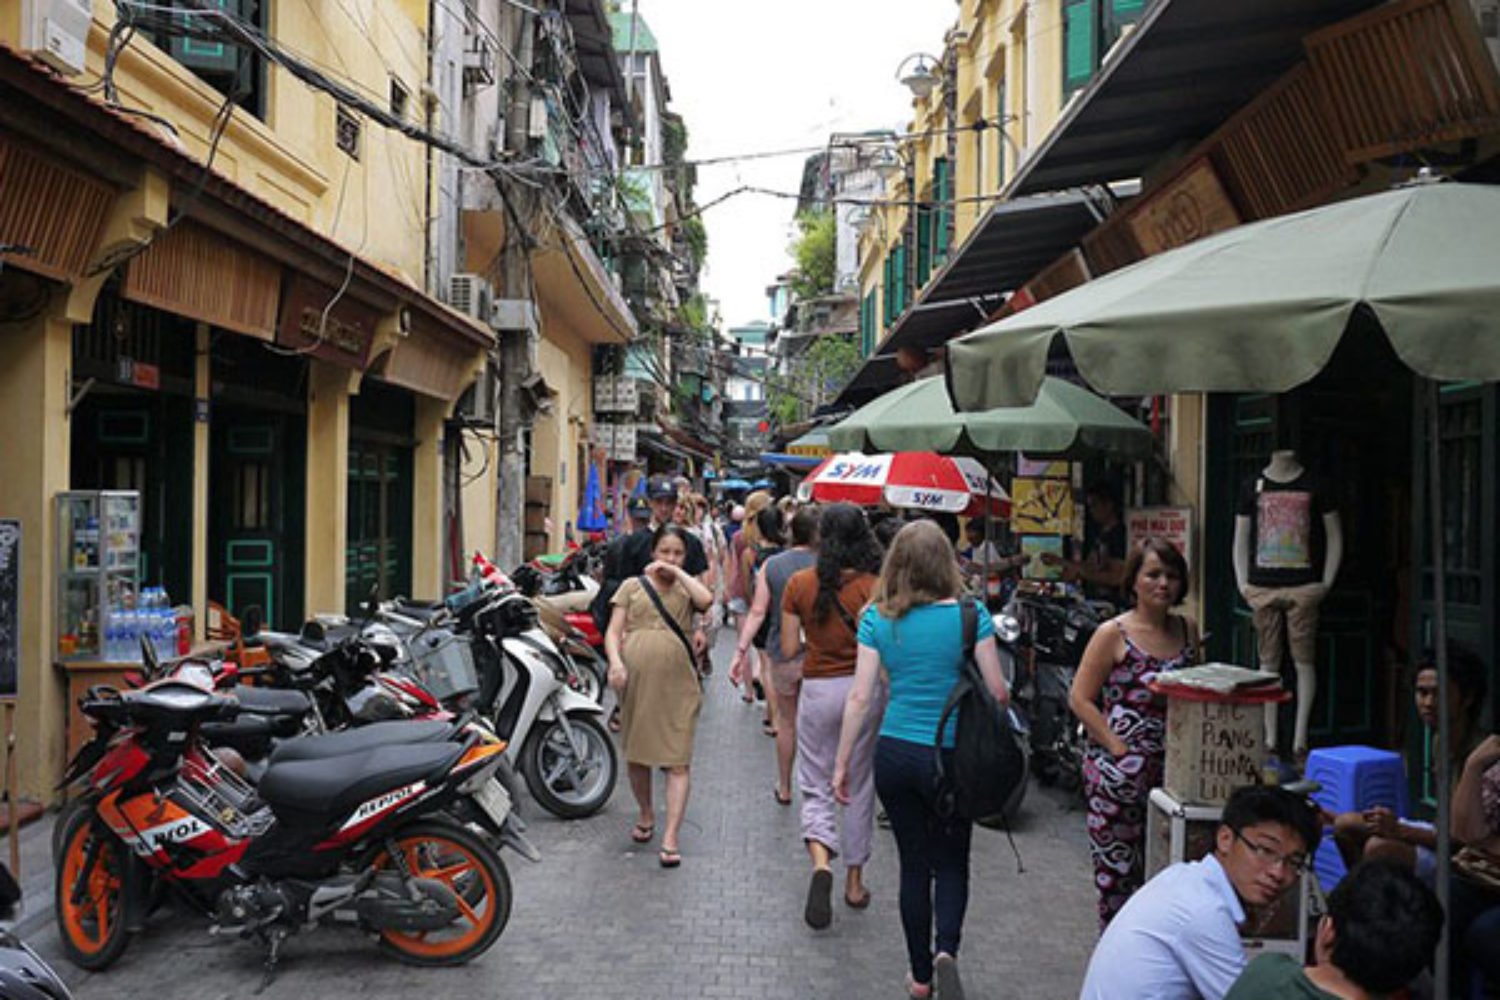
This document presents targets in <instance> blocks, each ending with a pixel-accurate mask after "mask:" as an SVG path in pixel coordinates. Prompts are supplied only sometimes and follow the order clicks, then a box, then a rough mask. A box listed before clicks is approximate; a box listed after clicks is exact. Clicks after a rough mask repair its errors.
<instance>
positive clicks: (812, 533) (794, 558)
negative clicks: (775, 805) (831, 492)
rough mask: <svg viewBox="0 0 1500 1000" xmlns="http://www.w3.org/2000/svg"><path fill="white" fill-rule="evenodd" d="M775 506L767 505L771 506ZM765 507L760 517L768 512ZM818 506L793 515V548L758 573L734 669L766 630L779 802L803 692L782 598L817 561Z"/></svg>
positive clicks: (784, 799)
mask: <svg viewBox="0 0 1500 1000" xmlns="http://www.w3.org/2000/svg"><path fill="white" fill-rule="evenodd" d="M769 509H770V508H767V510H769ZM766 513H767V512H766V511H762V512H761V516H762V517H764V516H766ZM817 537H818V509H817V508H816V507H813V506H806V507H803V508H801V509H800V510H798V511H797V512H796V513H795V514H794V515H793V516H792V523H791V542H792V547H791V548H790V549H787V550H786V551H784V552H779V553H777V554H776V555H773V556H771V557H770V558H769V559H767V560H766V563H765V565H764V566H762V567H761V569H760V572H759V573H757V574H756V577H755V598H754V600H752V601H751V602H750V611H749V613H748V614H747V615H746V616H745V622H744V624H743V626H741V628H740V634H739V641H738V645H737V646H736V648H735V654H734V662H733V663H732V664H731V665H730V667H729V669H730V671H731V672H739V673H743V672H744V670H745V659H746V657H747V656H748V655H750V648H751V646H752V644H753V642H754V640H755V638H756V637H757V636H758V635H760V632H761V630H762V628H764V629H765V633H766V637H765V641H764V643H763V646H764V649H765V651H766V653H767V655H768V656H769V657H770V660H771V692H770V696H771V697H772V698H774V699H775V700H776V718H777V723H776V787H775V789H774V793H775V796H776V801H777V802H779V803H781V804H782V805H784V806H789V805H791V804H792V761H793V759H794V758H795V757H796V754H797V697H798V695H799V694H800V693H801V691H802V655H801V654H800V653H799V654H798V655H796V656H794V657H791V658H787V657H784V656H783V655H782V652H781V600H782V597H783V596H784V594H785V593H786V584H787V581H788V580H790V579H791V578H792V575H793V574H795V573H797V572H799V571H800V570H804V569H807V568H809V567H811V566H813V565H814V564H815V563H816V561H817V553H816V551H815V550H814V548H813V546H814V545H815V544H816V543H817Z"/></svg>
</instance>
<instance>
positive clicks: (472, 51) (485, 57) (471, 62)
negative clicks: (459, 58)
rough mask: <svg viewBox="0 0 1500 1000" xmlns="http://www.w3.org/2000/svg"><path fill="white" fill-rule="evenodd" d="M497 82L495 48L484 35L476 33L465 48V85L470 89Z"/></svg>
mask: <svg viewBox="0 0 1500 1000" xmlns="http://www.w3.org/2000/svg"><path fill="white" fill-rule="evenodd" d="M494 82H495V48H494V46H493V45H491V44H490V40H489V39H488V38H486V37H484V36H483V35H474V36H473V37H471V38H470V39H469V44H468V46H467V47H466V48H465V49H464V86H465V87H466V88H468V89H469V91H471V92H472V91H474V90H477V89H478V88H480V87H488V86H489V85H490V84H492V83H494Z"/></svg>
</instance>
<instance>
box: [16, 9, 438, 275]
mask: <svg viewBox="0 0 1500 1000" xmlns="http://www.w3.org/2000/svg"><path fill="white" fill-rule="evenodd" d="M18 7H19V4H18V3H5V4H0V39H3V40H5V41H6V42H9V43H11V44H13V45H14V44H16V43H17V42H18V41H19V36H20V19H19V17H18V16H16V15H15V11H16V10H17V8H18ZM270 9H271V12H272V13H271V24H270V34H271V36H272V37H273V38H276V39H278V40H279V41H282V42H284V43H285V44H286V45H287V47H288V48H289V49H291V50H294V51H296V52H298V53H300V54H302V55H303V56H305V57H306V58H307V59H308V60H310V61H311V62H313V63H316V64H318V65H319V66H322V67H326V68H327V69H329V70H331V71H332V72H333V73H334V74H336V75H337V76H338V77H339V78H341V79H345V80H349V81H352V82H353V83H354V84H355V85H357V87H358V88H359V90H360V91H362V92H364V93H365V94H366V96H368V97H369V98H370V99H371V100H372V101H375V102H377V103H379V104H381V105H382V106H388V101H389V93H390V81H391V79H392V78H395V79H397V80H400V81H401V83H402V84H403V85H404V86H405V88H406V89H407V91H408V92H409V94H410V95H411V98H410V101H409V110H408V114H415V113H417V109H419V108H420V107H421V98H420V89H421V85H422V82H423V80H424V79H425V78H426V66H427V63H426V56H425V45H426V43H425V40H424V39H425V32H426V17H427V6H426V3H425V2H418V0H400V2H399V3H392V2H390V0H293V2H288V3H276V4H272V5H270ZM113 23H114V4H113V3H111V2H109V0H94V25H93V30H92V32H91V33H90V36H89V54H88V60H89V67H88V72H89V74H90V76H91V77H92V78H97V76H98V74H99V73H100V72H102V70H103V64H104V51H105V44H106V39H107V36H108V32H109V28H110V26H111V25H112V24H113ZM267 76H268V83H267V91H268V100H267V110H266V116H265V120H264V121H259V120H256V119H255V118H253V117H252V116H251V115H250V114H249V113H248V112H242V111H239V110H236V111H235V113H234V116H233V118H232V119H231V120H230V123H229V126H228V127H227V128H226V129H225V131H224V135H223V137H222V139H221V140H220V142H219V147H218V151H217V153H216V155H215V157H214V169H215V170H217V171H219V172H220V173H222V174H224V175H226V176H227V177H229V178H231V179H232V180H234V181H235V182H236V183H238V184H240V185H242V186H243V187H245V188H247V189H248V190H250V191H252V192H254V193H255V194H257V195H259V196H260V197H262V198H265V199H266V200H267V201H269V202H271V203H272V204H274V205H276V206H277V207H278V208H279V209H281V210H282V211H285V212H286V213H287V214H288V215H291V216H292V217H294V218H296V219H298V220H299V221H301V222H304V223H306V224H308V225H310V226H312V227H313V228H315V229H317V230H319V231H320V232H323V233H324V234H326V235H329V236H332V237H334V238H335V239H337V240H339V241H340V242H343V243H344V244H346V245H347V246H349V248H350V249H358V250H359V251H360V252H361V253H362V254H363V255H364V256H366V257H370V258H373V259H375V260H377V261H380V262H381V263H383V264H385V265H386V266H388V267H390V268H391V269H393V270H395V271H398V272H400V273H402V274H404V275H405V276H407V277H408V278H410V279H411V280H413V281H415V282H418V283H420V281H421V280H422V256H423V235H422V234H423V228H424V227H423V225H422V218H423V213H424V211H425V208H424V198H423V190H422V185H423V183H424V177H425V173H424V164H425V157H424V150H423V147H422V146H421V145H420V144H419V143H417V142H414V141H412V140H410V139H406V138H404V137H400V136H397V135H395V134H394V133H390V132H387V131H386V130H384V129H382V128H380V127H378V126H376V125H374V124H373V123H371V122H368V121H367V122H366V123H365V127H364V154H363V156H362V159H361V160H360V161H359V162H356V161H354V160H351V159H350V158H349V157H348V156H346V155H345V154H344V153H342V152H340V151H339V150H338V149H337V147H336V146H335V145H334V134H333V133H334V102H333V99H332V98H330V97H327V96H325V95H322V94H319V93H315V92H314V91H312V90H311V89H310V88H308V87H307V86H306V85H305V84H303V83H301V82H300V81H298V80H296V79H294V78H292V77H291V76H290V75H289V74H287V73H286V72H285V71H283V70H281V69H279V68H276V67H272V68H271V69H270V70H269V71H268V73H267ZM115 83H116V85H117V86H118V88H119V92H120V101H121V103H123V104H125V105H127V106H130V107H134V108H140V109H143V110H147V111H151V112H152V113H154V114H157V115H160V116H162V117H164V118H166V119H167V120H169V121H171V122H172V123H174V125H175V126H176V128H177V130H178V134H179V140H178V141H180V143H181V145H182V147H183V148H184V149H186V150H187V152H188V153H190V154H191V155H193V156H195V157H199V158H202V157H204V156H205V155H206V153H207V151H208V148H209V144H210V140H211V136H212V123H213V120H214V116H215V114H216V113H217V111H218V110H219V107H220V105H221V103H222V101H223V97H222V96H221V95H220V94H219V93H218V92H217V91H215V90H214V89H213V88H211V87H209V86H208V85H207V84H206V83H204V82H203V81H201V80H199V79H198V78H197V77H196V76H194V75H193V74H192V72H190V71H189V70H187V69H186V68H184V67H183V66H181V65H179V64H178V63H177V62H176V61H174V60H173V59H171V58H170V57H169V56H168V55H167V54H166V53H164V52H163V51H161V50H160V49H158V48H156V46H154V45H152V44H151V43H150V42H149V41H147V40H146V39H145V38H144V37H142V36H141V35H139V34H137V35H136V36H135V38H134V39H133V40H132V42H131V43H130V45H129V46H128V47H127V48H126V49H125V50H124V51H123V52H122V54H121V56H120V59H119V61H118V64H117V66H116V70H115ZM153 127H154V126H153ZM160 131H161V132H162V134H163V136H164V137H166V136H167V135H168V133H167V131H166V130H165V129H160Z"/></svg>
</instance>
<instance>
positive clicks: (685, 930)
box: [23, 637, 1094, 1000]
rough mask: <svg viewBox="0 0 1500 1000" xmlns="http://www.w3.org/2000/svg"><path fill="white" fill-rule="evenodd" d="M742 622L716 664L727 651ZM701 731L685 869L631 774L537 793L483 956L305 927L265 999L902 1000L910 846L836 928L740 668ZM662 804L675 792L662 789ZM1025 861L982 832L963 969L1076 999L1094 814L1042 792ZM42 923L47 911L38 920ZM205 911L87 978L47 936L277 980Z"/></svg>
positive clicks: (1087, 935) (120, 991)
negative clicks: (406, 955)
mask: <svg viewBox="0 0 1500 1000" xmlns="http://www.w3.org/2000/svg"><path fill="white" fill-rule="evenodd" d="M729 651H730V648H729V646H728V644H727V637H725V639H724V640H723V641H721V644H720V649H719V653H720V655H719V657H718V662H720V663H727V661H728V658H729ZM709 691H710V697H709V699H708V701H707V703H706V705H705V708H704V714H703V719H702V722H701V724H700V727H699V730H698V732H699V742H698V749H697V757H696V763H697V766H696V770H695V779H696V784H695V787H694V798H693V801H692V803H691V805H690V807H689V811H688V820H689V822H688V826H687V828H686V829H685V830H684V835H683V842H682V849H683V855H684V860H683V865H682V867H681V868H680V869H678V870H676V871H664V870H662V869H661V868H659V867H658V865H657V861H656V854H655V851H654V850H646V851H640V850H636V849H635V845H634V844H632V843H631V842H630V839H629V828H630V822H631V815H632V805H631V803H630V796H629V792H628V791H627V789H626V787H625V782H624V780H623V776H622V780H621V782H620V785H619V788H618V790H617V792H616V795H615V798H614V800H613V801H612V802H611V804H610V805H609V807H608V808H607V809H606V810H605V811H604V812H603V813H601V814H600V815H598V816H596V817H594V818H592V819H589V820H584V821H581V822H573V823H563V822H559V821H555V820H552V819H551V818H550V817H547V816H546V815H545V814H540V810H538V809H537V807H535V806H534V805H532V804H531V803H530V802H529V801H528V802H527V803H526V804H525V812H526V816H527V817H528V819H530V820H531V822H532V825H531V832H532V836H533V838H534V839H535V841H536V842H537V844H538V845H539V846H540V847H541V849H542V851H543V852H544V854H545V858H544V860H543V861H542V862H541V863H540V864H536V865H531V864H528V863H527V862H525V861H522V860H519V859H516V858H515V857H514V855H511V856H509V857H508V858H507V862H508V864H509V865H510V870H511V875H512V878H513V880H514V882H515V906H514V911H513V916H512V918H511V922H510V926H509V927H508V928H507V930H506V931H505V934H504V935H503V936H502V937H501V939H500V941H499V943H498V944H497V945H496V946H495V947H494V948H493V949H492V950H491V951H490V952H489V953H488V954H487V955H485V956H484V957H483V958H482V959H481V960H480V961H479V962H477V963H475V964H474V965H472V966H469V967H467V968H462V969H451V970H448V969H444V970H423V969H413V968H408V967H405V966H401V965H398V964H396V963H395V962H393V961H390V960H388V959H385V958H383V957H381V956H380V955H379V953H378V952H377V951H376V949H375V948H374V946H373V945H372V944H371V943H369V942H367V941H365V940H363V939H361V938H359V937H357V936H355V935H353V934H350V933H347V932H335V931H319V932H317V933H315V934H309V935H306V936H303V937H300V938H295V939H293V940H292V941H291V942H290V943H289V945H288V947H287V949H286V951H285V961H284V963H283V965H282V967H281V971H280V974H279V976H278V978H277V980H276V981H275V982H274V983H273V985H272V986H271V987H270V989H268V990H267V991H266V992H265V994H264V996H266V997H270V998H277V997H284V998H302V997H332V996H356V995H358V996H361V997H365V998H370V1000H374V998H378V997H411V996H421V997H424V998H427V1000H437V998H440V997H496V998H508V997H527V998H540V1000H564V998H566V1000H595V998H599V1000H603V998H611V1000H636V998H640V1000H645V998H657V997H725V998H741V997H742V998H747V1000H748V998H759V997H799V998H809V1000H821V998H844V997H849V998H854V997H900V996H903V995H904V991H903V990H902V988H901V982H902V977H903V974H904V969H905V961H904V951H903V948H902V944H901V936H900V929H899V923H898V917H897V912H896V863H895V847H894V844H893V842H892V841H891V840H890V838H889V834H882V835H881V837H880V838H879V839H878V840H877V842H876V856H875V858H874V860H873V862H872V864H871V869H870V874H869V885H870V887H871V890H872V891H873V893H874V902H873V903H872V905H871V907H870V909H868V910H867V911H864V912H862V913H860V912H855V911H851V910H849V909H847V908H845V907H843V906H842V905H836V908H835V916H834V923H833V926H832V927H831V928H829V929H828V930H827V931H824V932H821V933H814V932H812V931H810V930H809V929H808V928H807V927H806V926H805V925H804V924H803V922H802V901H803V894H804V890H805V887H806V882H807V879H806V868H805V855H804V853H803V851H802V848H801V845H800V844H799V842H798V839H797V819H796V811H795V809H784V808H781V807H779V806H777V805H776V804H775V803H774V801H773V800H772V795H771V791H772V784H771V768H772V762H771V741H770V740H768V739H767V738H766V737H765V736H763V735H762V734H761V732H760V727H759V725H758V724H757V719H758V711H759V710H758V709H751V708H748V707H746V706H743V705H741V703H740V702H739V700H738V697H737V694H736V692H734V691H733V689H731V688H730V686H729V685H728V683H727V682H726V681H725V680H724V677H723V670H722V668H721V669H719V670H718V671H716V673H715V675H714V677H713V678H712V680H711V683H710V686H709ZM660 801H661V800H660V799H659V802H660ZM25 840H26V853H27V857H26V859H25V860H24V861H23V868H24V869H25V870H26V871H27V872H29V874H30V876H31V877H29V878H28V879H26V882H27V887H28V891H29V892H31V893H32V894H33V901H32V910H33V911H34V912H35V911H38V910H39V909H41V906H42V903H43V900H42V899H39V898H36V896H37V895H38V894H40V893H45V892H48V891H49V886H48V885H47V884H46V879H45V878H43V877H41V872H42V871H43V870H44V865H45V861H44V858H45V853H46V842H45V840H46V838H45V834H44V833H43V832H42V828H41V825H40V824H38V825H37V826H35V827H33V828H32V829H31V830H29V831H28V834H27V837H26V838H25ZM1016 844H1017V846H1018V847H1019V849H1020V852H1021V857H1022V859H1023V861H1024V862H1025V866H1026V872H1025V874H1021V875H1018V874H1017V872H1016V862H1015V857H1014V856H1013V855H1012V854H1011V852H1010V848H1009V847H1008V846H1007V844H1006V841H1005V837H1004V836H1003V835H1002V834H999V833H990V832H985V831H979V832H976V835H975V839H974V845H975V851H974V865H973V883H972V894H971V898H970V908H969V916H968V921H967V926H966V937H965V941H964V949H963V952H962V955H961V965H962V968H963V970H964V976H965V980H966V982H967V983H968V984H969V992H970V995H971V996H974V997H987V998H988V997H993V998H1007V997H1017V998H1020V997H1025V998H1071V997H1073V996H1076V994H1077V988H1078V984H1079V982H1080V981H1081V979H1082V974H1083V968H1084V965H1085V963H1086V961H1087V958H1088V953H1089V949H1090V947H1091V944H1092V940H1093V931H1092V928H1093V924H1094V920H1093V909H1092V892H1091V889H1090V883H1089V877H1088V871H1087V857H1086V847H1085V838H1084V829H1083V816H1082V814H1081V813H1080V812H1077V811H1065V810H1064V809H1063V808H1062V807H1061V806H1060V805H1059V803H1058V801H1057V800H1055V799H1054V798H1051V797H1049V796H1048V795H1047V794H1046V793H1043V792H1040V791H1039V790H1036V789H1033V791H1032V794H1031V796H1030V797H1029V798H1028V800H1027V805H1026V808H1025V816H1024V818H1023V821H1022V823H1021V824H1020V825H1019V827H1018V829H1017V830H1016ZM30 922H32V923H35V922H36V921H35V920H33V921H30ZM204 926H205V925H204V924H203V923H202V922H200V921H198V920H196V919H190V920H180V919H175V918H174V917H172V916H171V915H169V914H164V915H162V916H160V917H158V918H157V919H156V920H155V921H154V923H153V925H152V926H151V927H150V928H149V929H148V930H147V932H146V933H144V934H142V935H141V936H140V937H138V938H137V939H136V940H135V941H133V942H132V944H131V946H130V949H129V950H128V951H127V952H126V954H125V956H124V958H123V959H122V960H121V961H120V962H119V963H118V964H117V965H116V966H115V967H114V968H112V969H110V970H108V971H107V972H105V973H102V974H97V975H85V974H82V973H80V972H78V971H77V970H75V969H73V968H72V967H71V966H69V965H68V964H67V963H66V961H65V960H63V959H62V958H61V956H60V954H59V949H58V942H57V937H56V933H55V931H54V929H53V926H52V923H51V918H50V915H49V916H48V917H47V919H46V922H45V923H44V924H43V925H42V926H41V927H39V928H37V929H36V930H34V931H32V932H31V933H30V935H29V937H30V940H31V941H32V942H33V943H34V944H35V945H36V946H37V947H38V948H39V949H40V950H41V951H42V952H43V954H44V955H45V956H46V957H47V958H48V959H49V960H51V961H53V962H54V963H55V964H56V965H57V967H58V969H59V971H61V972H62V973H63V974H64V975H65V978H67V979H68V980H69V982H70V985H71V986H72V987H73V988H74V990H75V992H76V994H77V996H78V997H79V1000H105V998H110V1000H113V998H119V997H150V998H152V1000H178V998H182V1000H188V998H191V1000H216V998H221V997H223V998H228V997H246V996H249V995H251V993H252V992H253V991H254V990H255V988H256V987H257V986H258V985H259V981H260V952H259V951H258V950H257V948H256V947H254V946H252V945H251V944H248V943H244V942H238V941H221V940H217V939H214V938H211V937H209V936H208V935H207V934H206V933H204Z"/></svg>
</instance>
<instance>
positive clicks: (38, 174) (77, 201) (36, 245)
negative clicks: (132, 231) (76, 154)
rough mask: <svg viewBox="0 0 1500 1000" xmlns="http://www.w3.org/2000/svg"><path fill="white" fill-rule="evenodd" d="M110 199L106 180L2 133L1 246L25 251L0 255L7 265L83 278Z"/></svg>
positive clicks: (57, 276)
mask: <svg viewBox="0 0 1500 1000" xmlns="http://www.w3.org/2000/svg"><path fill="white" fill-rule="evenodd" d="M114 199H115V189H114V188H113V187H111V186H110V185H109V184H108V183H107V182H105V181H103V180H100V179H99V178H98V177H96V176H94V175H93V174H89V173H85V172H84V171H82V170H75V169H73V168H72V167H69V166H67V165H65V164H63V163H61V162H59V161H57V160H55V159H53V158H52V157H51V156H48V155H46V154H45V153H40V152H38V151H37V150H36V149H35V148H34V147H33V146H32V145H30V144H27V143H24V142H23V141H22V140H21V139H19V138H17V137H16V136H14V135H12V134H10V133H6V132H0V244H10V245H12V246H18V247H24V248H26V249H25V250H24V251H23V252H17V253H13V254H6V253H0V260H3V261H4V262H5V264H6V266H7V267H18V268H21V269H22V270H26V271H32V272H35V273H36V274H40V275H43V276H44V277H48V278H53V279H55V280H58V281H76V280H78V279H79V278H82V277H83V275H84V272H85V271H86V270H87V269H88V266H89V261H90V258H91V257H92V255H93V253H94V250H95V248H96V247H98V245H99V238H100V236H101V234H103V232H104V225H105V222H106V221H107V220H108V218H109V210H110V206H111V205H112V204H113V203H114Z"/></svg>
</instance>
